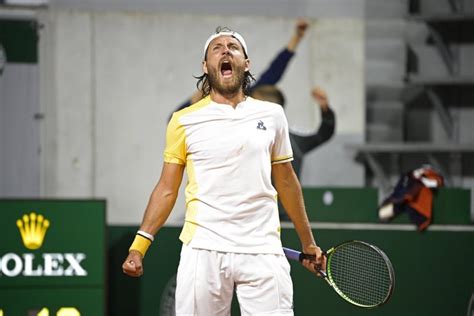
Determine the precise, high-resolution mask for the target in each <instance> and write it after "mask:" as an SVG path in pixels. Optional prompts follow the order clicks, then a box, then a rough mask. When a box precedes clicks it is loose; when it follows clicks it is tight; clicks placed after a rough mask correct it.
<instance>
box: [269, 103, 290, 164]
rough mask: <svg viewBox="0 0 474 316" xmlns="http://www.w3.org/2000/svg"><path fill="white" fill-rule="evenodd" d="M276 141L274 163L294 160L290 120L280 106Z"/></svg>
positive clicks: (273, 155)
mask: <svg viewBox="0 0 474 316" xmlns="http://www.w3.org/2000/svg"><path fill="white" fill-rule="evenodd" d="M275 125H276V131H275V142H274V143H273V148H272V164H277V163H283V162H289V161H292V160H293V150H292V149H291V143H290V135H289V132H288V121H287V119H286V116H285V113H284V112H283V109H282V108H281V107H280V106H279V109H278V111H277V112H276V124H275Z"/></svg>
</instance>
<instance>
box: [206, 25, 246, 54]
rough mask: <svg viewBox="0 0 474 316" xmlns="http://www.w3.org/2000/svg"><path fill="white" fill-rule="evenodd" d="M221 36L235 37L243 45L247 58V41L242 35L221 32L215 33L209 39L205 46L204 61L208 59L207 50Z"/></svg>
mask: <svg viewBox="0 0 474 316" xmlns="http://www.w3.org/2000/svg"><path fill="white" fill-rule="evenodd" d="M219 36H232V37H235V38H236V39H237V40H238V41H239V43H240V45H242V48H243V49H244V53H245V55H246V56H248V52H247V44H245V40H244V38H243V37H242V35H240V34H239V33H237V32H234V31H220V32H218V33H214V34H212V35H211V36H209V38H208V39H207V41H206V44H205V45H204V59H205V58H206V52H207V48H208V47H209V44H210V43H211V41H212V40H213V39H215V38H217V37H219Z"/></svg>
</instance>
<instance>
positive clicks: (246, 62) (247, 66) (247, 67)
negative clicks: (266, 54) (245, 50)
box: [245, 58, 250, 72]
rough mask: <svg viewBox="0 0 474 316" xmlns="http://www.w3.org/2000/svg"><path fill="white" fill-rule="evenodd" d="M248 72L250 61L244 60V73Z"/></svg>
mask: <svg viewBox="0 0 474 316" xmlns="http://www.w3.org/2000/svg"><path fill="white" fill-rule="evenodd" d="M249 70H250V59H248V58H247V59H246V60H245V72H247V71H249Z"/></svg>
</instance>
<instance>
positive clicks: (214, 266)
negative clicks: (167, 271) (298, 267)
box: [176, 245, 293, 316]
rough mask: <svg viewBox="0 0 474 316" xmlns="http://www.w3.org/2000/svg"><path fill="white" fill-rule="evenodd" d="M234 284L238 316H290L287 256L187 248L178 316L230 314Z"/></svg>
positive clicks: (183, 254)
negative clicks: (239, 313)
mask: <svg viewBox="0 0 474 316" xmlns="http://www.w3.org/2000/svg"><path fill="white" fill-rule="evenodd" d="M234 285H235V288H236V293H237V298H238V300H239V304H240V311H241V314H242V315H293V283H292V281H291V277H290V264H289V263H288V260H287V259H286V258H285V256H283V255H274V254H241V253H229V252H218V251H213V250H204V249H193V248H191V247H188V246H186V245H183V248H182V249H181V259H180V262H179V267H178V275H177V287H176V315H196V316H214V315H219V316H220V315H226V316H227V315H230V308H231V302H232V296H233V292H234Z"/></svg>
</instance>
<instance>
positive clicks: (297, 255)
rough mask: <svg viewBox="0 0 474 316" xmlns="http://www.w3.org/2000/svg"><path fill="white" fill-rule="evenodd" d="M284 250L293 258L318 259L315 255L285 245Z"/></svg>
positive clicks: (288, 256)
mask: <svg viewBox="0 0 474 316" xmlns="http://www.w3.org/2000/svg"><path fill="white" fill-rule="evenodd" d="M283 252H284V253H285V256H286V257H287V258H288V259H291V260H296V261H303V259H309V260H315V259H316V256H315V255H308V254H305V253H302V252H301V251H297V250H293V249H290V248H285V247H283Z"/></svg>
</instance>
